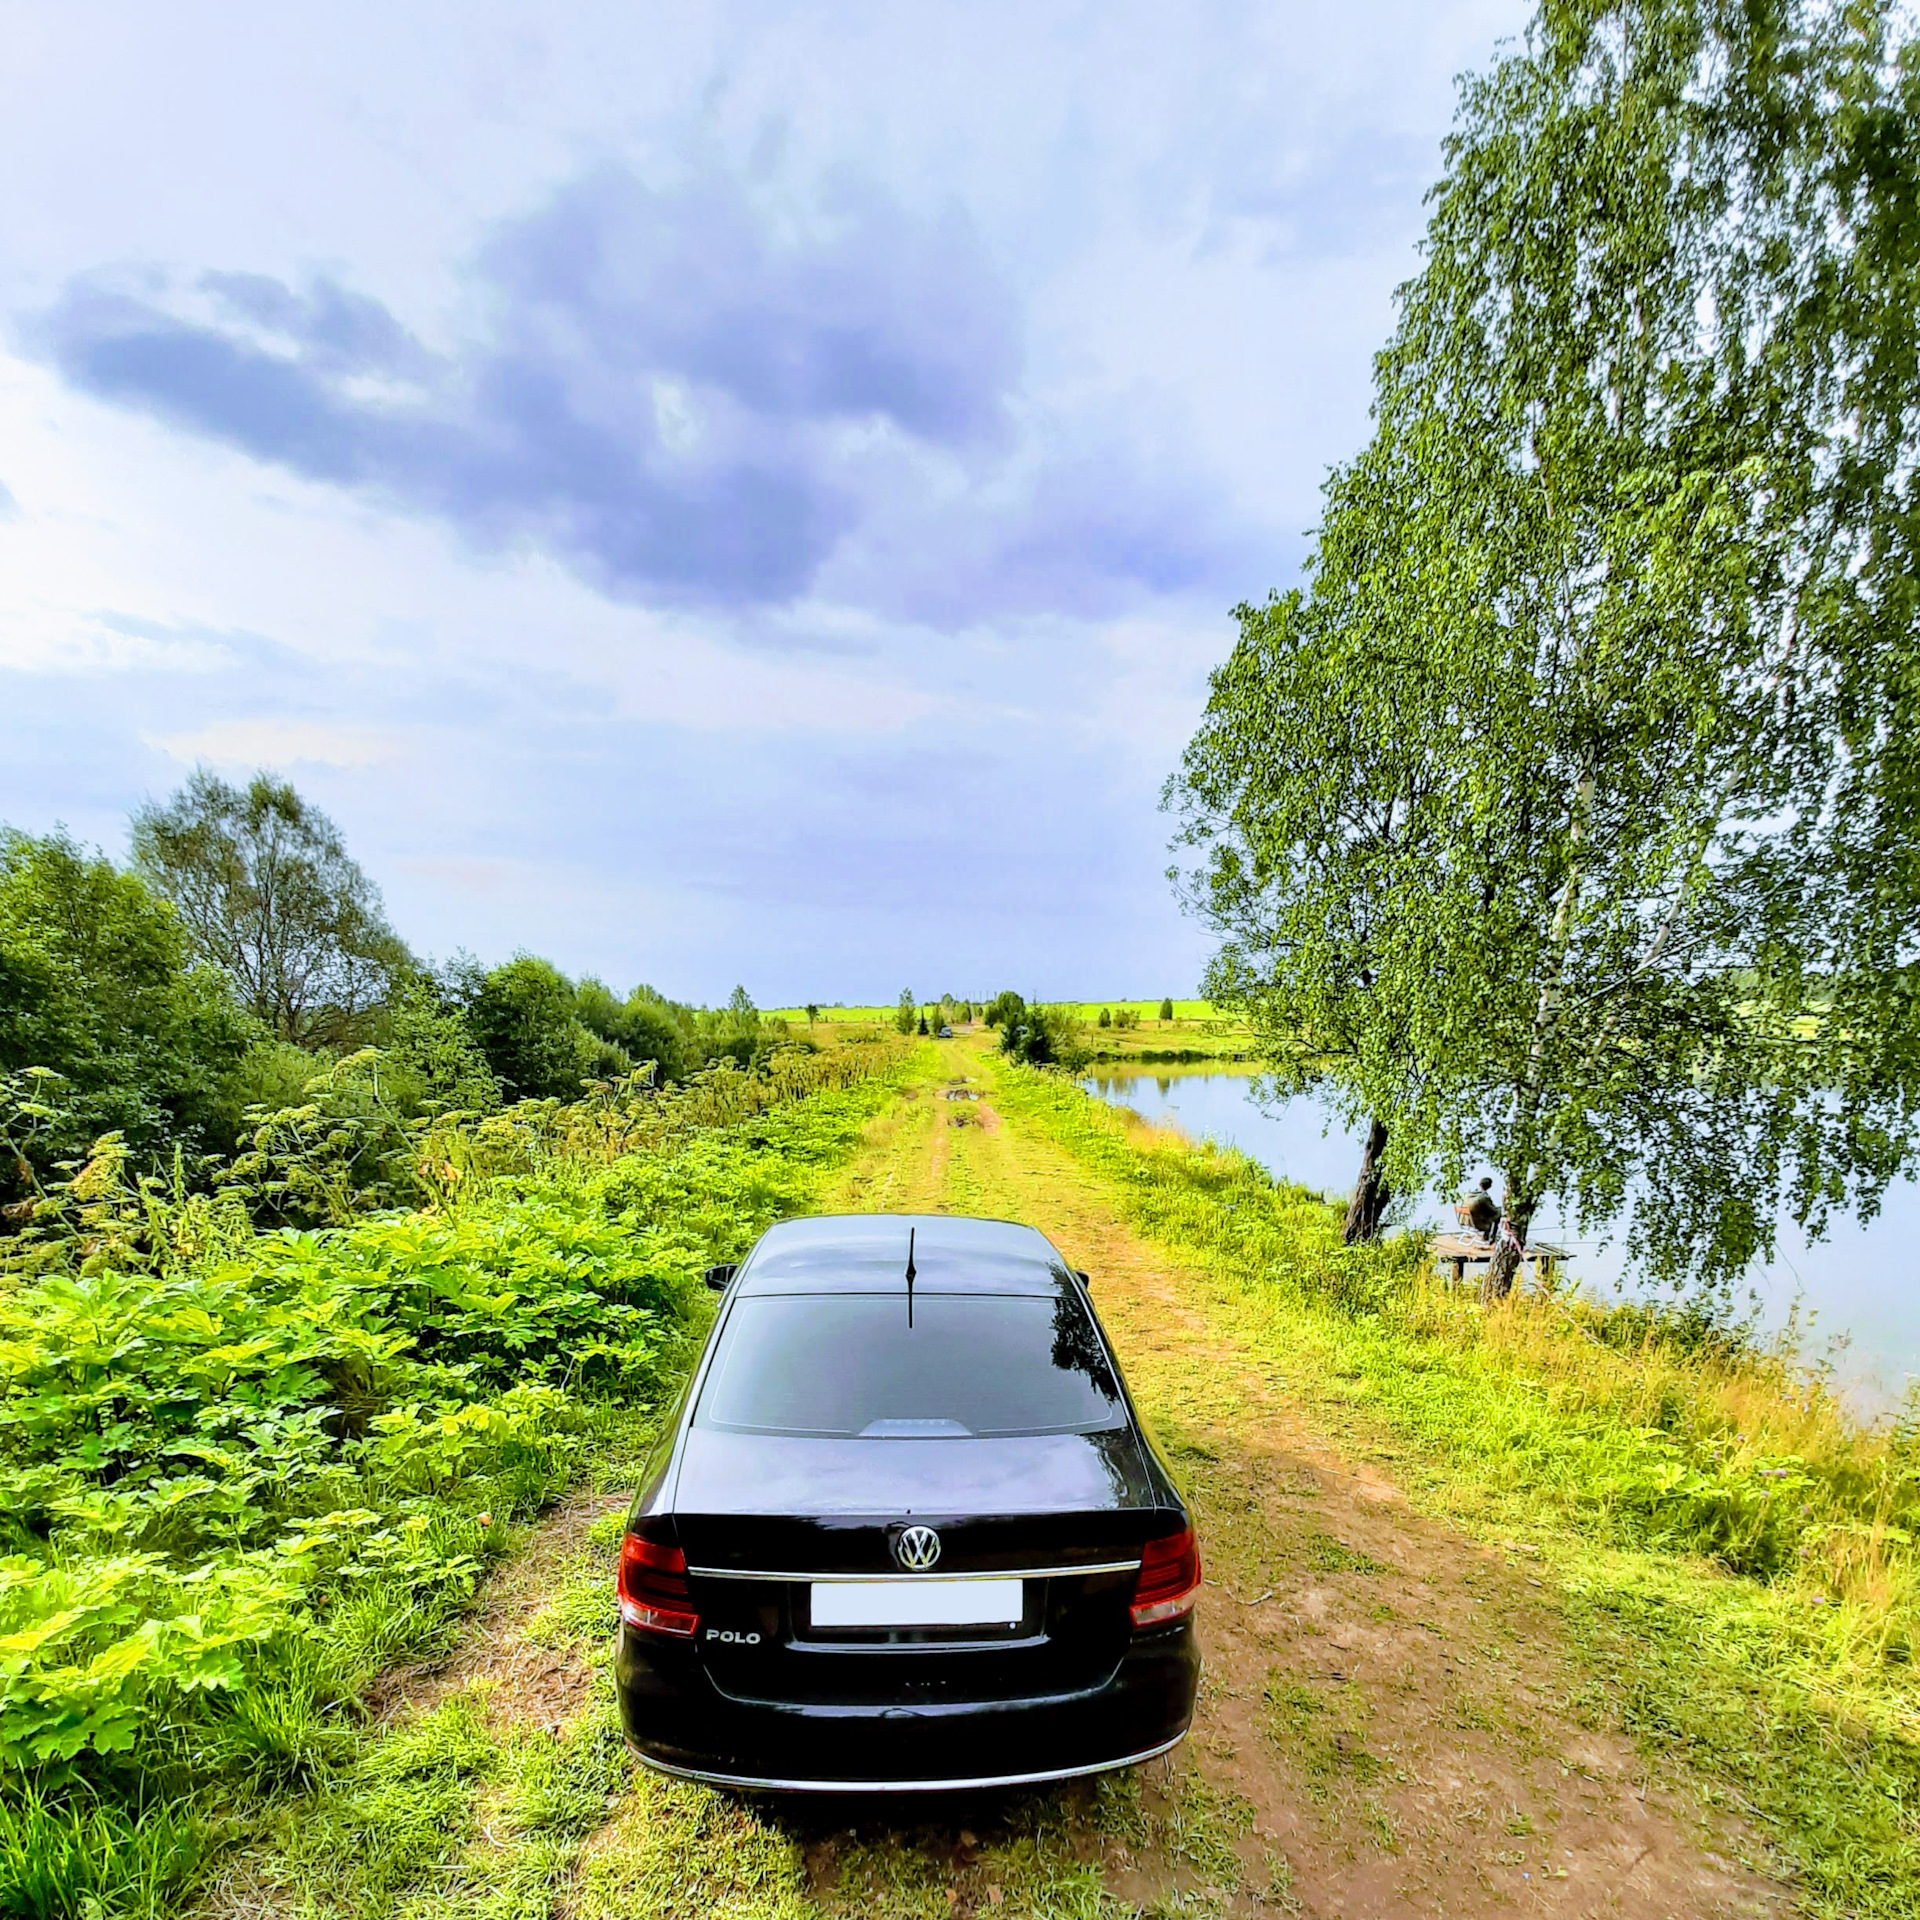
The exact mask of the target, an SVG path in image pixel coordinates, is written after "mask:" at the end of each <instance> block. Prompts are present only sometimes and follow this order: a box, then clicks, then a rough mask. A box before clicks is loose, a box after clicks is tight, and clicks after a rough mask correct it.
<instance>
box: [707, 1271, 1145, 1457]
mask: <svg viewBox="0 0 1920 1920" xmlns="http://www.w3.org/2000/svg"><path fill="white" fill-rule="evenodd" d="M1124 1418H1125V1415H1124V1413H1123V1411H1122V1408H1121V1404H1120V1389H1119V1385H1118V1383H1117V1382H1116V1381H1115V1379H1114V1377H1113V1369H1112V1367H1111V1366H1110V1365H1109V1364H1108V1361H1107V1356H1106V1351H1105V1349H1104V1347H1103V1346H1102V1345H1101V1342H1100V1338H1099V1336H1098V1334H1097V1333H1096V1332H1095V1330H1094V1325H1093V1321H1092V1318H1091V1316H1090V1315H1089V1314H1088V1312H1087V1310H1086V1308H1085V1307H1084V1306H1082V1305H1081V1304H1080V1302H1079V1301H1078V1300H1076V1299H1075V1298H1074V1297H1073V1296H1072V1295H1071V1294H1069V1293H1067V1292H1066V1291H1065V1290H1064V1289H1063V1290H1062V1291H1061V1292H1060V1293H1059V1294H1058V1295H1056V1296H1055V1297H1053V1298H1051V1299H1047V1298H1036V1297H1033V1296H1031V1295H1022V1296H1016V1295H1008V1294H937V1293H936V1294H921V1295H920V1296H919V1297H918V1298H916V1299H915V1301H914V1303H913V1319H912V1324H911V1325H909V1324H908V1319H907V1300H906V1296H905V1294H904V1293H898V1294H884V1293H863V1294H853V1293H810V1294H769V1295H761V1296H753V1295H749V1296H748V1297H746V1298H744V1299H740V1300H736V1301H735V1302H734V1305H733V1310H732V1312H731V1313H730V1314H729V1315H728V1316H727V1324H726V1328H725V1331H724V1332H723V1333H722V1335H721V1338H720V1346H719V1350H718V1351H717V1352H716V1353H715V1355H714V1357H713V1367H712V1369H711V1371H710V1372H709V1373H708V1375H707V1379H706V1384H705V1386H704V1387H703V1388H702V1390H701V1394H700V1404H699V1407H698V1408H697V1410H696V1412H695V1415H694V1422H695V1424H696V1425H697V1426H707V1427H722V1428H726V1429H728V1430H730V1431H733V1432H736V1433H785V1434H803V1435H812V1436H821V1437H832V1438H840V1439H855V1438H864V1439H964V1438H967V1437H969V1436H974V1435H987V1434H1017V1433H1089V1432H1092V1431H1094V1430H1095V1429H1097V1428H1102V1427H1113V1426H1118V1425H1119V1424H1120V1423H1121V1421H1122V1420H1123V1419H1124Z"/></svg>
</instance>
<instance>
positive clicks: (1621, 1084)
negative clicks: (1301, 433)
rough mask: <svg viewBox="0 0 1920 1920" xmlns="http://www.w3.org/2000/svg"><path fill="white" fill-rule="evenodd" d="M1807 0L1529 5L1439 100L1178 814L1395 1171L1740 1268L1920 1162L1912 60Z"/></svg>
mask: <svg viewBox="0 0 1920 1920" xmlns="http://www.w3.org/2000/svg"><path fill="white" fill-rule="evenodd" d="M1886 20H1887V15H1886V12H1885V10H1884V9H1883V8H1881V7H1877V6H1868V7H1860V8H1848V9H1845V10H1842V9H1838V8H1830V7H1825V6H1822V5H1818V4H1815V3H1814V0H1777V3H1774V4H1767V5H1763V6H1759V7H1734V6H1727V5H1722V4H1719V0H1624V3H1614V4H1599V3H1598V0H1584V3H1583V4H1579V5H1574V6H1570V7H1556V8H1550V9H1547V10H1546V11H1545V12H1544V13H1543V14H1542V15H1541V17H1540V18H1539V19H1538V20H1537V21H1536V24H1535V27H1534V29H1533V31H1532V33H1531V34H1530V36H1529V37H1528V39H1527V40H1526V41H1525V42H1524V43H1523V44H1521V45H1520V46H1518V47H1517V48H1516V49H1515V50H1514V51H1512V52H1510V53H1509V54H1507V55H1506V56H1505V57H1503V58H1502V59H1501V60H1499V61H1498V62H1497V63H1496V64H1495V66H1494V67H1493V68H1492V69H1491V70H1490V71H1489V72H1488V73H1487V74H1485V75H1484V76H1481V77H1479V78H1476V79H1474V80H1472V81H1470V82H1469V83H1467V85H1466V86H1465V87H1464V89H1463V92H1462V105H1461V110H1460V115H1459V118H1458V121H1457V123H1456V127H1455V130H1454V133H1453V135H1452V137H1451V139H1450V141H1449V143H1448V147H1447V173H1446V176H1445V177H1444V178H1443V179H1442V181H1441V182H1440V184H1439V185H1438V186H1437V187H1436V189H1435V190H1434V193H1433V195H1432V197H1431V202H1430V204H1431V206H1432V209H1433V211H1432V218H1431V220H1430V223H1429V227H1428V233H1427V242H1426V247H1425V252H1424V264H1423V267H1422V270H1421V272H1420V274H1419V275H1418V276H1417V277H1416V278H1415V279H1414V280H1412V281H1411V282H1409V283H1408V285H1407V287H1406V288H1405V289H1403V292H1402V296H1401V313H1400V322H1399V326H1398V328H1397V330H1396V333H1395V336H1394V338H1393V340H1392V341H1391V343H1390V344H1389V346H1388V347H1387V349H1386V350H1385V352H1384V353H1383V354H1382V355H1381V357H1380V359H1379V362H1378V368H1377V378H1376V405H1375V419H1376V431H1375V434H1374V438H1373V440H1372V442H1371V444H1370V445H1369V446H1368V447H1367V448H1366V449H1365V450H1364V452H1363V453H1362V454H1361V455H1360V456H1359V457H1358V458H1356V459H1355V460H1354V461H1353V462H1351V463H1350V464H1349V465H1347V466H1345V467H1342V468H1340V469H1339V470H1337V471H1336V472H1335V473H1334V474H1333V475H1332V476H1331V477H1330V479H1329V481H1328V484H1327V489H1326V508H1325V513H1324V517H1323V520H1322V525H1321V528H1320V538H1319V546H1318V550H1317V552H1316V554H1315V556H1314V560H1313V565H1312V572H1311V580H1310V585H1309V587H1308V589H1307V590H1306V591H1304V592H1301V593H1296V594H1292V595H1288V596H1285V597H1281V598H1276V599H1274V600H1272V601H1270V602H1269V603H1268V605H1266V606H1265V607H1261V608H1253V607H1247V608H1242V609H1241V610H1240V615H1239V618H1240V623H1241V634H1240V641H1239V645H1238V646H1237V647H1236V649H1235V653H1234V656H1233V658H1232V659H1231V660H1230V661H1229V663H1228V664H1227V666H1226V667H1224V668H1223V669H1222V670H1221V672H1220V673H1219V674H1218V675H1217V676H1216V678H1215V681H1214V686H1213V692H1212V698H1211V700H1210V702H1209V707H1208V711H1207V716H1206V719H1205V721H1204V722H1203V725H1202V728H1201V730H1200V732H1199V734H1198V735H1197V736H1196V738H1195V740H1194V742H1193V745H1192V746H1191V748H1190V749H1189V752H1188V756H1187V759H1186V762H1185V765H1184V767H1183V771H1182V775H1181V778H1180V781H1179V783H1178V785H1177V786H1176V788H1175V789H1174V798H1175V799H1176V800H1177V801H1178V802H1180V803H1181V805H1182V807H1183V810H1184V820H1183V832H1182V839H1183V841H1184V843H1185V844H1186V845H1187V846H1188V847H1189V848H1190V849H1191V851H1192V854H1193V869H1192V872H1191V874H1190V883H1191V887H1192V897H1193V899H1194V900H1195V903H1196V904H1197V905H1198V906H1199V908H1200V910H1201V911H1202V912H1203V913H1204V914H1205V915H1206V917H1208V918H1209V919H1210V920H1211V921H1212V923H1213V924H1214V925H1215V927H1216V928H1217V929H1218V931H1219V932H1220V933H1221V935H1222V937H1223V945H1222V947H1221V950H1220V953H1219V956H1218V957H1217V959H1216V962H1215V966H1214V969H1213V971H1212V972H1211V973H1210V976H1209V990H1210V991H1211V992H1214V993H1216V994H1218V995H1219V996H1221V997H1223V998H1226V999H1229V1000H1231V1001H1232V1002H1233V1003H1234V1004H1237V1005H1239V1006H1242V1007H1244V1008H1245V1009H1247V1010H1248V1011H1249V1012H1250V1013H1252V1014H1254V1015H1255V1016H1256V1017H1257V1018H1258V1020H1259V1022H1260V1024H1261V1025H1262V1027H1263V1028H1264V1029H1265V1030H1266V1032H1267V1034H1268V1036H1269V1039H1270V1043H1271V1047H1272V1051H1273V1055H1274V1064H1275V1065H1276V1067H1278V1068H1280V1069H1282V1070H1285V1069H1286V1068H1287V1067H1288V1066H1289V1065H1290V1064H1291V1065H1300V1064H1301V1062H1300V1061H1299V1060H1298V1059H1294V1060H1291V1061H1290V1058H1289V1055H1288V1053H1287V1046H1288V1045H1289V1044H1293V1045H1296V1046H1298V1047H1300V1048H1304V1049H1305V1055H1306V1059H1305V1063H1304V1070H1307V1071H1321V1070H1324V1071H1326V1072H1328V1073H1330V1074H1331V1075H1332V1076H1333V1078H1334V1083H1335V1088H1336V1091H1337V1092H1339V1093H1340V1094H1341V1095H1342V1096H1343V1104H1344V1105H1345V1106H1346V1107H1347V1108H1348V1110H1349V1111H1350V1112H1351V1113H1352V1114H1353V1115H1355V1116H1356V1117H1357V1116H1360V1115H1372V1116H1378V1117H1380V1118H1383V1119H1385V1120H1387V1121H1388V1122H1389V1123H1390V1141H1389V1164H1390V1166H1391V1168H1392V1170H1393V1174H1394V1183H1395V1185H1397V1186H1401V1187H1406V1186H1409V1185H1410V1184H1412V1182H1413V1179H1414V1178H1415V1177H1416V1176H1417V1175H1418V1174H1419V1173H1420V1172H1421V1171H1422V1170H1423V1169H1424V1167H1425V1166H1426V1165H1427V1164H1429V1163H1430V1161H1431V1160H1432V1159H1433V1158H1434V1157H1436V1156H1437V1157H1438V1159H1439V1160H1440V1162H1441V1164H1442V1169H1443V1172H1444V1173H1445V1175H1446V1177H1448V1178H1449V1179H1450V1180H1453V1179H1457V1178H1458V1177H1459V1174H1460V1171H1461V1169H1462V1167H1463V1166H1464V1165H1465V1164H1466V1163H1467V1162H1468V1161H1469V1160H1472V1159H1487V1160H1490V1161H1492V1163H1493V1164H1495V1165H1497V1166H1500V1167H1502V1168H1503V1169H1504V1170H1505V1172H1506V1195H1505V1218H1506V1223H1507V1226H1508V1228H1510V1229H1511V1234H1510V1235H1503V1253H1502V1256H1501V1258H1500V1260H1499V1261H1497V1262H1496V1276H1495V1279H1496V1290H1498V1283H1499V1281H1500V1280H1501V1279H1503V1278H1504V1277H1505V1276H1506V1275H1507V1274H1508V1273H1509V1272H1510V1267H1511V1257H1512V1251H1513V1249H1514V1248H1515V1247H1516V1246H1517V1240H1518V1239H1520V1238H1524V1235H1525V1233H1526V1230H1527V1227H1528V1224H1529V1222H1530V1220H1531V1218H1532V1215H1533V1213H1534V1210H1535V1208H1536V1207H1537V1205H1538V1203H1539V1201H1540V1199H1541V1197H1542V1196H1543V1195H1544V1194H1546V1193H1548V1192H1555V1193H1560V1194H1563V1195H1565V1196H1566V1197H1567V1199H1568V1200H1569V1202H1570V1203H1571V1204H1570V1211H1571V1212H1572V1213H1573V1215H1574V1216H1575V1218H1576V1220H1578V1221H1579V1222H1580V1224H1581V1225H1582V1226H1583V1227H1590V1226H1591V1225H1593V1224H1595V1223H1597V1222H1600V1221H1603V1220H1607V1219H1610V1218H1613V1217H1616V1216H1618V1215H1620V1214H1621V1213H1623V1212H1629V1211H1630V1212H1631V1213H1633V1215H1634V1216H1635V1218H1636V1224H1637V1226H1638V1228H1639V1231H1638V1232H1637V1233H1636V1234H1635V1236H1634V1239H1633V1243H1632V1244H1633V1247H1634V1250H1635V1253H1636V1254H1637V1256H1638V1257H1639V1258H1640V1259H1641V1261H1642V1262H1643V1263H1644V1264H1645V1265H1646V1266H1647V1267H1648V1268H1650V1269H1651V1270H1653V1271H1654V1272H1655V1273H1657V1274H1659V1275H1662V1276H1664V1277H1666V1278H1668V1279H1671V1280H1674V1281H1676V1282H1681V1281H1688V1280H1691V1281H1695V1282H1698V1283H1701V1284H1708V1285H1714V1284H1721V1283H1725V1282H1726V1281H1728V1280H1729V1278H1730V1277H1731V1276H1733V1275H1736V1274H1738V1273H1739V1272H1740V1271H1741V1269H1742V1268H1743V1267H1744V1266H1745V1265H1746V1264H1747V1262H1748V1261H1749V1260H1750V1259H1752V1258H1753V1257H1754V1256H1755V1255H1756V1254H1761V1253H1764V1252H1765V1250H1766V1249H1767V1247H1768V1245H1769V1244H1770V1241H1771V1237H1772V1233H1773V1226H1774V1220H1775V1218H1776V1208H1777V1206H1778V1205H1779V1204H1780V1203H1784V1204H1785V1205H1786V1207H1787V1208H1788V1210H1790V1211H1791V1213H1792V1214H1793V1215H1794V1217H1795V1218H1797V1219H1798V1220H1799V1221H1800V1222H1801V1223H1802V1224H1804V1225H1806V1226H1807V1227H1809V1228H1810V1229H1811V1230H1813V1231H1818V1229H1819V1227H1820V1226H1821V1224H1822V1223H1823V1221H1824V1220H1825V1218H1826V1216H1827V1214H1828V1213H1829V1211H1830V1210H1831V1208H1833V1207H1834V1206H1836V1205H1840V1204H1843V1203H1852V1204H1860V1203H1863V1202H1864V1203H1868V1204H1870V1203H1871V1201H1872V1199H1873V1198H1874V1197H1875V1196H1877V1194H1878V1192H1879V1191H1880V1190H1881V1188H1882V1187H1883V1185H1884V1183H1885V1181H1886V1180H1887V1178H1888V1177H1889V1176H1890V1174H1891V1173H1892V1172H1893V1171H1894V1170H1895V1169H1896V1168H1897V1167H1898V1165H1899V1164H1900V1162H1901V1159H1902V1156H1903V1154H1904V1153H1905V1152H1906V1151H1908V1150H1909V1149H1910V1147H1911V1145H1912V1143H1913V1140H1914V1135H1915V1124H1916V1117H1917V1113H1920V1059H1917V1058H1916V1051H1915V1035H1916V1033H1920V1023H1916V1022H1915V1021H1914V1019H1913V1015H1912V1004H1913V1003H1912V995H1913V983H1914V980H1915V978H1916V977H1920V944H1917V943H1920V932H1916V929H1920V842H1916V839H1915V836H1914V835H1913V833H1912V830H1911V821H1912V817H1913V807H1914V803H1915V796H1916V794H1920V749H1917V748H1916V744H1915V743H1916V742H1917V741H1920V727H1917V726H1916V724H1915V723H1916V720H1920V708H1917V705H1916V703H1920V674H1916V672H1915V670H1914V669H1915V660H1916V655H1917V646H1916V625H1915V622H1916V617H1917V616H1920V602H1917V601H1916V600H1915V598H1914V596H1913V594H1912V592H1911V579H1912V576H1913V571H1914V555H1913V551H1912V548H1913V542H1914V541H1915V539H1916V537H1920V534H1917V528H1916V523H1915V521H1914V518H1913V515H1912V511H1911V454H1910V449H1911V446H1912V444H1913V438H1914V434H1915V431H1916V429H1920V301H1916V299H1915V297H1914V294H1915V284H1914V282H1915V275H1916V272H1917V271H1920V248H1916V247H1915V245H1914V243H1913V238H1912V221H1911V208H1912V206H1913V204H1914V203H1915V199H1916V196H1917V195H1920V67H1916V66H1915V64H1914V63H1913V62H1912V60H1911V59H1910V58H1903V59H1899V60H1896V59H1895V58H1893V57H1892V56H1891V54H1890V52H1889V48H1888V44H1887V39H1886Z"/></svg>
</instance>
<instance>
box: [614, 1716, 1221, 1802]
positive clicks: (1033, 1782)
mask: <svg viewBox="0 0 1920 1920" xmlns="http://www.w3.org/2000/svg"><path fill="white" fill-rule="evenodd" d="M1187 1731H1188V1730H1187V1729H1186V1728H1185V1727H1182V1728H1181V1729H1180V1731H1179V1732H1178V1733H1176V1734H1175V1735H1174V1736H1173V1738H1172V1739H1171V1740H1163V1741H1162V1742H1161V1743H1160V1744H1159V1745H1158V1746H1157V1747H1149V1748H1148V1749H1147V1750H1146V1752H1145V1753H1129V1754H1127V1755H1126V1756H1125V1757H1124V1758H1122V1759H1119V1760H1096V1761H1094V1762H1093V1764H1092V1765H1091V1766H1085V1767H1055V1768H1054V1769H1052V1770H1051V1771H1050V1772H1047V1773H990V1774H983V1775H981V1776H980V1777H979V1778H978V1779H975V1780H762V1779H759V1778H757V1777H755V1776H754V1775H751V1774H745V1773H707V1772H705V1771H703V1770H702V1769H700V1768H698V1767H675V1766H670V1765H669V1764H668V1763H667V1762H666V1761H664V1760H656V1759H655V1758H654V1757H653V1755H652V1754H650V1753H648V1752H646V1750H645V1749H644V1748H641V1747H637V1746H634V1743H633V1742H632V1741H631V1740H629V1741H628V1742H627V1745H628V1746H629V1747H632V1748H633V1752H634V1756H635V1757H636V1758H637V1759H638V1760H639V1761H640V1763H641V1765H642V1766H646V1767H651V1768H652V1769H653V1770H654V1772H655V1773H666V1774H671V1775H672V1776H673V1778H674V1779H676V1780H698V1781H699V1782H700V1783H701V1784H702V1785H703V1786H708V1787H753V1788H758V1789H759V1790H760V1791H762V1792H765V1793H971V1792H973V1791H975V1790H976V1789H978V1788H982V1787H1038V1786H1044V1785H1045V1784H1046V1783H1047V1782H1048V1781H1049V1780H1079V1779H1082V1778H1084V1777H1085V1776H1086V1775H1087V1774H1090V1773H1112V1772H1113V1771H1114V1770H1115V1769H1116V1768H1119V1767H1138V1766H1143V1765H1145V1763H1146V1762H1147V1761H1149V1760H1157V1759H1159V1758H1160V1756H1161V1755H1162V1754H1163V1753H1171V1752H1172V1751H1173V1750H1174V1748H1175V1747H1177V1746H1178V1745H1179V1744H1180V1742H1181V1741H1182V1740H1184V1739H1185V1738H1186V1737H1187Z"/></svg>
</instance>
